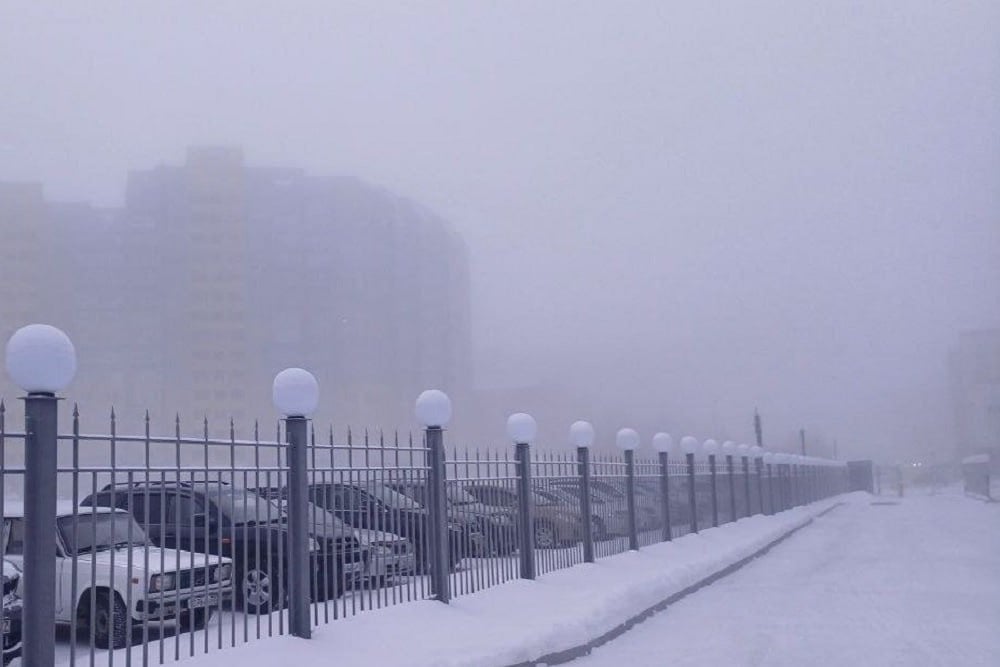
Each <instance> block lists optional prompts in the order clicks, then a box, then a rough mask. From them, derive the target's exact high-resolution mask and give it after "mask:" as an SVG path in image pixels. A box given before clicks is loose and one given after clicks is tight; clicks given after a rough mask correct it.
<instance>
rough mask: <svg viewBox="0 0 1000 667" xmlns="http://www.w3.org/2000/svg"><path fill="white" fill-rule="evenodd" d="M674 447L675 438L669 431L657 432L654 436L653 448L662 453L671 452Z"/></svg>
mask: <svg viewBox="0 0 1000 667" xmlns="http://www.w3.org/2000/svg"><path fill="white" fill-rule="evenodd" d="M673 448H674V439H673V438H671V437H670V434H669V433H662V432H661V433H657V434H656V435H654V436H653V449H655V450H656V451H658V452H660V453H661V454H666V453H669V452H670V450H672V449H673Z"/></svg>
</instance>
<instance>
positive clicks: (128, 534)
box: [56, 510, 146, 556]
mask: <svg viewBox="0 0 1000 667" xmlns="http://www.w3.org/2000/svg"><path fill="white" fill-rule="evenodd" d="M56 525H57V526H58V530H59V534H60V535H61V536H62V540H63V544H65V545H66V552H67V555H69V556H76V555H78V554H84V553H89V552H92V551H105V550H108V549H114V548H116V547H117V548H125V547H128V546H130V545H135V546H144V545H145V544H146V533H144V532H143V530H142V528H141V527H140V526H139V524H137V523H136V522H135V519H133V518H132V515H131V514H127V513H125V512H93V513H91V512H87V511H86V510H82V511H81V512H80V513H79V514H78V515H77V516H76V517H72V516H63V517H59V519H58V520H57V521H56Z"/></svg>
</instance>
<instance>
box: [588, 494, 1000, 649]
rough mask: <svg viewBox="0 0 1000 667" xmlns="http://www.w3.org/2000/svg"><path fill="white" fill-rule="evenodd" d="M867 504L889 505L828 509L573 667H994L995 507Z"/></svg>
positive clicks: (955, 501)
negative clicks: (737, 568)
mask: <svg viewBox="0 0 1000 667" xmlns="http://www.w3.org/2000/svg"><path fill="white" fill-rule="evenodd" d="M878 500H882V501H887V502H891V503H893V504H875V503H872V502H871V501H870V500H868V499H864V500H862V501H859V502H858V503H856V504H852V505H847V506H842V507H840V508H838V509H836V510H834V511H833V512H832V513H830V514H828V515H826V516H825V517H822V518H820V519H817V520H816V522H814V524H813V525H811V526H808V527H806V528H805V529H803V530H802V531H800V532H799V533H797V534H796V535H795V536H793V537H791V538H790V539H789V540H787V541H786V542H784V543H782V544H781V545H779V546H777V547H776V548H775V549H773V550H772V551H771V552H770V553H769V554H768V555H766V556H765V557H763V558H761V559H759V560H757V561H755V562H753V563H751V564H750V565H748V566H747V567H745V568H743V569H742V570H740V571H738V572H737V573H735V574H733V575H731V576H730V577H728V578H726V579H723V580H721V581H719V582H716V583H715V584H713V585H711V586H709V587H707V588H705V589H703V590H702V591H699V592H698V593H695V594H693V595H691V596H689V597H688V598H686V599H684V600H682V601H681V602H679V603H677V604H676V605H674V606H672V607H670V608H669V609H667V610H666V611H664V612H663V613H661V614H658V615H657V616H655V617H653V618H651V619H649V620H648V621H646V622H645V623H643V624H641V625H640V626H638V627H636V628H635V629H633V630H632V631H631V632H629V633H626V634H625V635H623V636H622V637H620V638H619V639H617V640H615V641H613V642H611V643H609V644H607V645H605V646H603V647H601V648H598V649H596V650H595V651H594V653H593V654H592V655H590V656H588V657H586V658H582V659H580V660H577V661H575V662H574V663H573V665H574V667H611V666H612V665H613V666H615V667H619V666H621V665H628V666H629V667H638V666H643V665H671V667H673V666H675V665H727V666H728V665H768V666H771V665H788V666H792V665H794V666H796V667H799V666H802V665H812V666H817V665H824V666H825V665H847V666H850V667H858V666H860V665H880V666H881V665H906V666H908V667H909V666H913V665H962V666H963V667H966V666H972V665H989V666H991V667H996V666H997V665H1000V504H992V505H988V504H985V503H982V502H979V501H975V500H971V499H968V498H965V497H963V496H961V495H960V494H958V493H954V492H953V493H938V494H936V495H933V496H931V495H925V494H921V495H914V496H912V497H907V498H903V499H902V500H901V501H900V500H899V499H894V498H882V499H876V502H878ZM897 501H898V502H897Z"/></svg>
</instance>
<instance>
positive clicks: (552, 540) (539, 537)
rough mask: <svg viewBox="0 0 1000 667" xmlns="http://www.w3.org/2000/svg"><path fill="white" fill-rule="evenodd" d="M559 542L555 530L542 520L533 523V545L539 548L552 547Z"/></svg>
mask: <svg viewBox="0 0 1000 667" xmlns="http://www.w3.org/2000/svg"><path fill="white" fill-rule="evenodd" d="M558 544H559V538H558V537H557V536H556V530H555V528H553V527H552V526H551V525H550V524H548V523H545V522H544V521H538V522H536V523H535V546H536V547H538V548H539V549H554V548H555V547H556V546H558Z"/></svg>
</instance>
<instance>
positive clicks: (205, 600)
mask: <svg viewBox="0 0 1000 667" xmlns="http://www.w3.org/2000/svg"><path fill="white" fill-rule="evenodd" d="M217 604H219V596H218V595H215V594H214V593H212V594H209V595H192V596H191V597H189V598H188V603H187V606H188V609H201V608H202V607H210V606H212V605H217Z"/></svg>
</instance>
